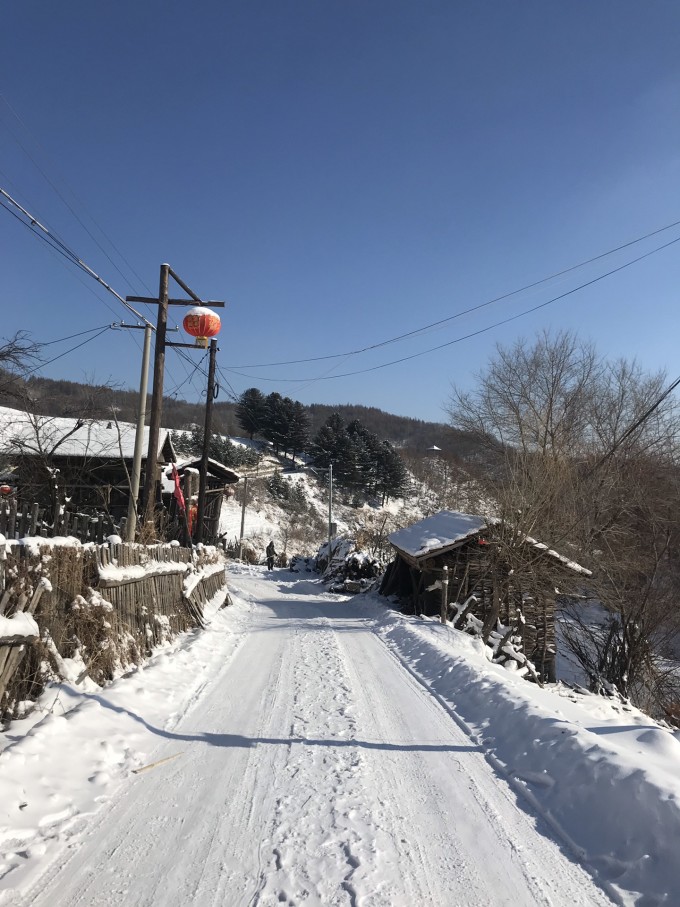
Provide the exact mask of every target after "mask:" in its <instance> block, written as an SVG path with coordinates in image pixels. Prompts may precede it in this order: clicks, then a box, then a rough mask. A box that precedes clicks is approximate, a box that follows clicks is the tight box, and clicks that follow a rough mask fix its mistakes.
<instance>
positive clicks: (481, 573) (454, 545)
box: [380, 510, 590, 681]
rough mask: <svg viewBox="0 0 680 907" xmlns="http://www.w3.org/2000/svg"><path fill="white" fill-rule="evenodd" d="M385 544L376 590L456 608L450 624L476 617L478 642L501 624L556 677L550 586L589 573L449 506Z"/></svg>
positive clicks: (418, 610) (422, 605)
mask: <svg viewBox="0 0 680 907" xmlns="http://www.w3.org/2000/svg"><path fill="white" fill-rule="evenodd" d="M389 541H390V544H391V545H392V547H393V548H394V550H395V553H396V557H395V559H394V560H393V561H392V563H391V564H390V565H389V567H388V570H387V572H386V574H385V577H384V579H383V583H382V586H381V589H380V591H381V593H382V594H383V595H393V594H396V595H397V596H399V597H400V598H401V599H405V600H410V602H411V605H412V607H413V611H414V613H415V614H423V613H425V614H435V613H439V612H440V609H441V608H442V605H443V606H444V608H445V613H447V612H448V613H449V614H450V613H451V611H452V608H451V605H452V604H454V605H457V606H458V607H456V608H455V609H454V612H453V613H454V624H455V626H457V627H460V628H463V627H465V626H466V625H469V623H470V619H476V622H477V624H479V622H481V624H482V627H483V629H482V635H483V637H484V639H485V641H487V639H488V637H489V635H490V634H491V633H492V632H493V631H495V630H496V628H497V625H498V622H499V621H500V622H501V623H502V624H504V625H505V626H506V627H512V628H513V634H514V636H515V638H517V637H519V638H520V639H521V645H522V650H523V652H524V653H525V654H526V656H527V657H528V658H529V659H530V660H531V661H532V662H533V664H534V665H535V667H536V670H537V672H538V675H539V677H541V678H544V679H547V680H549V681H552V680H554V679H555V594H556V587H558V586H561V587H562V589H563V591H566V588H567V584H568V583H569V581H572V582H573V580H575V579H577V578H578V577H579V576H580V577H581V581H582V579H583V577H584V576H589V575H590V571H589V570H587V569H585V568H584V567H581V566H580V565H579V564H577V563H576V562H575V561H572V560H570V559H569V558H566V557H564V556H563V555H560V554H558V553H557V552H556V551H553V550H551V549H549V548H548V547H547V546H546V545H542V544H541V543H540V542H537V541H536V540H535V539H533V538H530V537H529V536H526V535H522V534H521V533H520V532H519V531H518V530H517V529H516V528H515V527H510V526H508V525H507V524H505V523H503V522H502V521H495V520H490V519H487V518H486V517H483V516H479V515H474V514H466V513H458V512H456V511H450V510H444V511H441V512H440V513H437V514H434V515H433V516H431V517H427V518H426V519H424V520H421V521H420V522H418V523H415V524H414V525H412V526H409V527H407V528H405V529H400V530H399V531H397V532H394V533H392V534H391V535H390V536H389ZM445 567H446V568H447V572H446V574H445V572H444V568H445ZM445 575H446V577H447V578H448V592H447V600H446V602H445V603H442V579H443V578H444V577H445ZM446 587H447V584H446V583H444V588H446ZM465 603H467V605H466V607H465V608H464V609H462V608H461V607H460V606H462V605H463V604H465ZM468 615H470V619H468Z"/></svg>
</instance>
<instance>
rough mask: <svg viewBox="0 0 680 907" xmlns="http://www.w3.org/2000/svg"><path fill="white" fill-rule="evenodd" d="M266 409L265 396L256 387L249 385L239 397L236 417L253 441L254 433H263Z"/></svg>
mask: <svg viewBox="0 0 680 907" xmlns="http://www.w3.org/2000/svg"><path fill="white" fill-rule="evenodd" d="M266 410H267V401H266V399H265V396H264V394H263V393H262V391H260V390H258V389H257V388H256V387H249V388H248V390H245V391H243V393H242V394H241V396H240V397H239V398H238V403H237V404H236V419H237V421H238V424H239V425H240V426H241V428H242V429H243V431H244V432H245V433H246V434H247V435H248V437H249V438H250V440H251V441H252V440H253V435H255V434H262V431H263V427H264V424H265V422H266Z"/></svg>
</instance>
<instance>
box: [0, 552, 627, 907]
mask: <svg viewBox="0 0 680 907" xmlns="http://www.w3.org/2000/svg"><path fill="white" fill-rule="evenodd" d="M230 588H231V590H232V594H234V595H236V596H238V597H239V598H240V599H242V600H243V599H245V600H247V601H248V602H249V603H250V605H249V610H248V611H244V612H243V614H244V617H243V619H244V620H245V622H246V630H247V632H246V633H245V634H244V636H243V642H242V644H241V645H240V646H239V647H238V648H237V649H236V651H235V652H233V653H232V654H231V655H230V656H229V657H228V658H226V659H225V662H224V664H223V665H222V667H221V668H220V670H219V671H217V672H216V673H215V674H214V676H213V678H212V680H211V681H210V682H209V683H208V684H207V686H206V687H205V688H204V689H203V692H202V694H201V696H200V697H199V698H198V699H197V701H196V702H195V703H194V704H193V706H192V708H191V709H190V710H189V711H188V712H187V714H185V715H184V717H183V718H182V719H181V720H180V721H179V723H178V724H176V725H175V726H174V728H173V730H172V731H159V736H158V742H159V746H158V749H157V750H156V752H155V753H153V759H154V760H158V759H163V758H165V757H168V756H176V758H174V759H172V760H171V761H168V762H166V763H164V764H163V765H159V766H157V767H156V768H154V769H151V770H149V771H147V772H144V773H142V774H139V775H136V776H134V777H133V778H132V780H130V781H129V783H127V784H126V785H125V786H124V787H123V789H122V790H121V791H120V792H119V793H118V794H117V795H116V796H115V797H114V798H113V800H112V802H111V803H109V804H107V805H106V806H105V807H103V808H102V809H101V810H100V811H99V812H98V813H96V814H95V816H94V817H93V818H92V819H91V821H90V824H89V827H88V828H87V829H86V830H85V831H84V832H83V833H82V835H81V841H80V842H79V844H78V846H76V847H73V848H72V849H71V851H70V854H69V855H67V856H64V857H63V858H62V859H61V860H58V861H55V863H54V864H53V865H52V867H51V868H48V869H47V870H46V872H45V873H44V874H43V876H42V877H41V878H40V879H39V881H38V882H37V883H36V884H34V885H33V887H32V889H31V890H30V891H25V892H24V893H23V895H24V896H23V899H22V900H20V901H16V902H14V901H13V902H12V903H21V904H29V903H30V904H35V905H36V907H37V905H50V907H61V905H63V907H66V905H68V907H82V905H98V907H103V905H114V904H115V905H125V907H134V905H159V907H161V905H162V907H180V905H181V907H186V905H188V904H196V905H201V907H204V905H206V907H207V905H228V907H236V905H276V907H280V905H324V907H325V905H365V907H379V905H385V907H387V905H389V907H396V905H408V907H428V905H438V907H459V905H483V907H489V905H493V907H500V905H512V907H521V905H535V904H540V905H547V904H550V905H555V907H557V905H565V904H570V905H574V904H576V905H579V904H580V905H584V907H585V905H588V907H592V905H605V904H610V903H611V901H610V900H609V899H608V897H607V896H606V895H605V894H604V893H603V891H602V890H601V889H600V888H598V887H597V886H596V884H595V883H594V882H593V880H592V879H591V877H590V876H589V875H588V874H587V873H586V872H585V871H584V870H583V868H582V867H581V866H580V865H579V864H578V863H576V862H575V861H572V859H571V858H570V856H569V854H568V853H567V852H566V851H565V850H564V849H562V848H561V847H560V846H559V844H558V843H557V842H555V840H554V839H553V838H551V836H550V832H549V830H548V828H547V827H546V826H545V825H544V824H543V823H542V821H541V820H539V819H537V818H536V817H532V816H531V814H530V813H528V812H527V811H526V809H527V807H526V805H525V806H519V805H518V803H517V801H516V797H515V795H514V794H513V793H512V791H511V790H510V789H509V787H508V786H507V785H506V783H505V782H504V781H503V780H502V779H501V778H499V777H498V776H496V775H495V774H494V771H493V769H492V767H491V766H490V764H489V763H488V762H487V761H486V760H485V758H484V756H483V754H482V753H480V752H479V749H478V747H477V746H476V745H475V744H474V743H473V742H472V741H471V740H470V739H469V738H468V737H467V736H466V735H465V733H464V732H463V731H462V730H461V729H460V728H459V727H458V726H457V725H456V724H455V723H454V721H453V720H452V718H451V716H450V715H449V714H448V713H447V712H446V711H445V710H444V709H443V708H442V707H441V706H440V705H439V703H438V702H437V701H436V700H435V699H433V697H432V695H431V694H430V693H428V692H427V691H426V690H425V689H424V688H423V687H422V686H421V685H420V684H419V682H418V681H417V680H416V679H415V678H414V677H413V676H412V675H411V674H410V673H409V672H408V671H407V670H406V669H405V668H404V667H403V666H402V665H401V664H400V663H399V662H398V661H397V660H396V658H395V656H394V655H393V654H391V653H390V651H389V650H388V649H387V648H386V646H385V644H384V643H383V642H382V641H381V639H380V638H379V636H378V635H377V634H376V633H374V632H372V620H371V618H370V617H367V616H366V612H365V611H363V612H362V609H361V606H360V605H356V604H350V603H347V602H345V601H342V600H340V599H339V598H338V597H337V596H333V595H330V594H325V593H323V591H321V590H322V587H320V586H319V585H318V584H315V583H313V582H309V581H306V580H304V579H300V578H295V579H294V578H293V577H292V576H291V574H288V573H283V572H280V573H279V572H277V573H276V574H274V576H273V577H272V576H269V577H268V576H266V575H264V574H263V573H262V572H261V570H260V568H252V570H251V573H250V575H249V574H247V573H242V574H237V575H234V576H232V578H231V580H230ZM234 610H235V609H234Z"/></svg>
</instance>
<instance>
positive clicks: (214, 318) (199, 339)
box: [182, 305, 221, 346]
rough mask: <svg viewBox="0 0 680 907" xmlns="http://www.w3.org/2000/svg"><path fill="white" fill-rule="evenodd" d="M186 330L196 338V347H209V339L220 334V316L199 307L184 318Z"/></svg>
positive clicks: (191, 310)
mask: <svg viewBox="0 0 680 907" xmlns="http://www.w3.org/2000/svg"><path fill="white" fill-rule="evenodd" d="M182 324H183V325H184V330H185V331H186V332H187V334H191V336H192V337H195V338H196V346H207V345H208V338H209V337H214V336H215V335H216V334H219V332H220V327H221V325H220V316H219V315H217V314H216V313H215V312H212V311H211V310H210V309H206V308H204V307H203V306H200V305H197V306H195V307H194V308H193V309H189V311H188V312H187V313H186V315H185V316H184V321H183V322H182Z"/></svg>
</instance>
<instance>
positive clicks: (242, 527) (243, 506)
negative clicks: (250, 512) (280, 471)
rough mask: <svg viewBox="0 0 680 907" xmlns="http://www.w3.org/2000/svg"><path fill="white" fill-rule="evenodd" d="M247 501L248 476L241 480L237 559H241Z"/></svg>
mask: <svg viewBox="0 0 680 907" xmlns="http://www.w3.org/2000/svg"><path fill="white" fill-rule="evenodd" d="M247 499H248V476H245V478H244V479H243V501H242V502H241V536H240V538H239V543H238V559H239V560H241V559H242V558H243V535H244V533H245V528H246V501H247Z"/></svg>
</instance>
